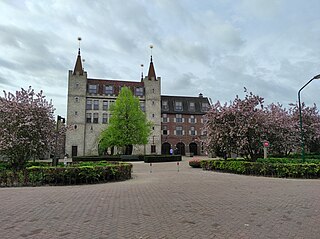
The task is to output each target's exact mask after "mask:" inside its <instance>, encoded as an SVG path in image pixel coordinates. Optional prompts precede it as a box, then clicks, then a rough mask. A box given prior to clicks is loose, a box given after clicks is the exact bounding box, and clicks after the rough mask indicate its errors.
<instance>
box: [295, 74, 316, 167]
mask: <svg viewBox="0 0 320 239" xmlns="http://www.w3.org/2000/svg"><path fill="white" fill-rule="evenodd" d="M315 79H320V75H316V76H314V77H313V78H312V79H311V80H309V81H308V82H307V83H306V84H305V85H304V86H302V87H301V89H300V90H299V91H298V101H299V121H300V133H301V148H302V150H301V157H302V161H303V162H304V161H305V159H304V137H303V129H302V113H301V99H300V93H301V91H302V90H303V88H305V87H306V86H307V85H309V84H310V82H311V81H313V80H315Z"/></svg>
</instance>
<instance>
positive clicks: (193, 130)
mask: <svg viewBox="0 0 320 239" xmlns="http://www.w3.org/2000/svg"><path fill="white" fill-rule="evenodd" d="M189 133H190V135H196V130H195V128H194V126H191V127H190V132H189Z"/></svg>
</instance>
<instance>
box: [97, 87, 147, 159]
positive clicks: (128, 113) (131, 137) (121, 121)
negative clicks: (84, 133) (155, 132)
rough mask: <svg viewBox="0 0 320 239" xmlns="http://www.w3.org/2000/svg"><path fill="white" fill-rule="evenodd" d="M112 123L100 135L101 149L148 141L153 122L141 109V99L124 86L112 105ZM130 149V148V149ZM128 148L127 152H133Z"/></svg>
mask: <svg viewBox="0 0 320 239" xmlns="http://www.w3.org/2000/svg"><path fill="white" fill-rule="evenodd" d="M111 114H112V117H111V118H110V124H109V126H108V127H107V129H105V130H104V131H103V132H102V133H101V135H100V144H99V147H100V150H101V151H105V149H107V148H108V147H113V146H116V147H119V148H121V147H126V149H128V148H130V146H131V147H132V145H143V144H146V143H147V142H148V137H149V135H150V132H151V123H150V122H148V121H147V119H146V115H145V114H144V112H143V111H142V110H141V109H140V103H139V99H138V98H137V97H134V96H133V94H132V92H131V90H130V89H129V88H127V87H122V89H121V92H120V94H119V96H118V98H117V100H116V102H115V103H114V104H113V105H112V106H111ZM129 151H130V150H129ZM129 151H128V150H126V154H131V152H129Z"/></svg>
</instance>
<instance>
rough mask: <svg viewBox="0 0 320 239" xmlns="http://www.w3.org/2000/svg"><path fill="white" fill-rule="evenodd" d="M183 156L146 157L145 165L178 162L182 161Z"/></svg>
mask: <svg viewBox="0 0 320 239" xmlns="http://www.w3.org/2000/svg"><path fill="white" fill-rule="evenodd" d="M181 160H182V157H181V155H145V156H144V162H145V163H162V162H177V161H181Z"/></svg>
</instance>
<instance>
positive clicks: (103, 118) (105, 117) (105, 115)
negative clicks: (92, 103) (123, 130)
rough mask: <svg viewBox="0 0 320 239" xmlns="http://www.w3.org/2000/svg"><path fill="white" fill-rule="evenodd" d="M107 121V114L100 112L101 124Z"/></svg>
mask: <svg viewBox="0 0 320 239" xmlns="http://www.w3.org/2000/svg"><path fill="white" fill-rule="evenodd" d="M107 123H108V114H107V113H103V114H102V124H107Z"/></svg>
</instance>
